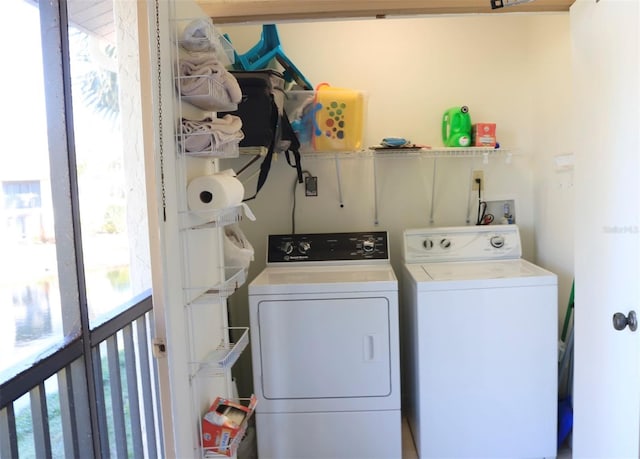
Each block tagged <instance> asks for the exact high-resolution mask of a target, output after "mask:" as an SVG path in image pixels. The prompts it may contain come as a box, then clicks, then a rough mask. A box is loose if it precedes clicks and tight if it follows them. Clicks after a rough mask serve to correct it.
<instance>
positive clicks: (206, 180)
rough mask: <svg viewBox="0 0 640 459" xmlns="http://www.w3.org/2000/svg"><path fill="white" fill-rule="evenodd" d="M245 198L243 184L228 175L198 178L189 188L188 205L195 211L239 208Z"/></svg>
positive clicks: (191, 182) (219, 174)
mask: <svg viewBox="0 0 640 459" xmlns="http://www.w3.org/2000/svg"><path fill="white" fill-rule="evenodd" d="M225 172H226V171H225ZM243 198H244V186H242V182H240V180H238V179H237V178H235V177H234V176H233V175H231V174H228V173H218V174H214V175H204V176H202V177H196V178H194V179H193V180H191V181H190V182H189V185H188V186H187V203H188V205H189V209H191V210H194V211H203V210H216V209H223V208H225V207H232V206H237V205H239V204H240V203H242V199H243Z"/></svg>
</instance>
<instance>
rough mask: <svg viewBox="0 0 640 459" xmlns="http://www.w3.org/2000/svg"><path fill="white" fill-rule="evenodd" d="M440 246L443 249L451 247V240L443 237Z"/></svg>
mask: <svg viewBox="0 0 640 459" xmlns="http://www.w3.org/2000/svg"><path fill="white" fill-rule="evenodd" d="M440 247H442V248H443V249H448V248H449V247H451V241H450V240H449V239H442V240H441V241H440Z"/></svg>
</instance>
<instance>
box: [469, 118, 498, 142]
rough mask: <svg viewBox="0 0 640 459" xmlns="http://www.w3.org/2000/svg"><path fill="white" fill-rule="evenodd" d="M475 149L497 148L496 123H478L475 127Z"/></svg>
mask: <svg viewBox="0 0 640 459" xmlns="http://www.w3.org/2000/svg"><path fill="white" fill-rule="evenodd" d="M473 146H474V147H495V146H496V123H476V124H474V125H473Z"/></svg>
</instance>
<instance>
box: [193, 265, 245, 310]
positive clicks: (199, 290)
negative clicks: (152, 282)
mask: <svg viewBox="0 0 640 459" xmlns="http://www.w3.org/2000/svg"><path fill="white" fill-rule="evenodd" d="M224 270H225V280H223V281H222V282H220V283H218V284H216V285H212V286H206V287H205V286H199V287H186V288H184V292H185V295H186V297H187V301H186V306H197V305H210V304H212V303H219V302H220V301H222V300H226V299H227V298H228V297H230V296H231V295H233V293H234V292H235V291H236V290H237V289H238V288H239V287H240V286H242V285H243V284H244V283H245V282H246V277H247V273H246V270H245V269H244V268H242V267H225V268H224ZM191 298H193V299H191Z"/></svg>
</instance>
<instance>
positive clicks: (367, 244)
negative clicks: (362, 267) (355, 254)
mask: <svg viewBox="0 0 640 459" xmlns="http://www.w3.org/2000/svg"><path fill="white" fill-rule="evenodd" d="M375 248H376V241H374V240H373V239H371V238H369V239H365V240H364V241H362V250H364V251H365V252H367V253H371V252H373V249H375Z"/></svg>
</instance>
